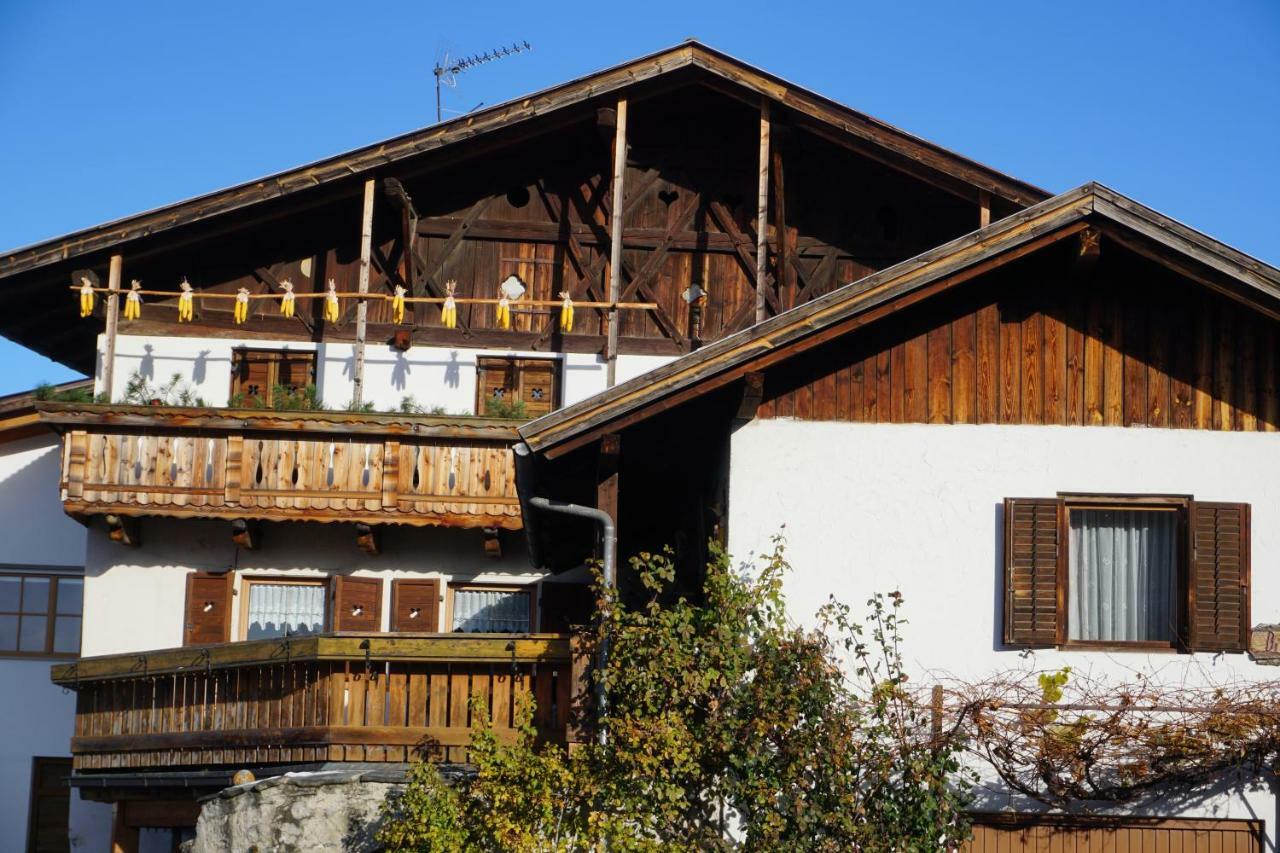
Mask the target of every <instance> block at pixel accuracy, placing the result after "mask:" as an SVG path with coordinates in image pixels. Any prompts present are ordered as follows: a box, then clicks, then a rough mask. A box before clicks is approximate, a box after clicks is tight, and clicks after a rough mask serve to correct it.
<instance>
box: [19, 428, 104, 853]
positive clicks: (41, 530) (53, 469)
mask: <svg viewBox="0 0 1280 853" xmlns="http://www.w3.org/2000/svg"><path fill="white" fill-rule="evenodd" d="M60 447H61V444H60V442H59V441H58V439H57V437H56V436H54V435H53V434H52V433H48V434H42V435H37V436H33V437H31V438H24V439H19V440H17V441H10V442H5V443H0V518H4V520H5V530H6V532H5V535H3V536H0V571H3V570H13V571H21V570H32V571H45V572H49V571H57V572H64V571H65V572H70V573H73V574H78V573H79V572H80V571H81V570H82V568H83V566H84V555H85V529H84V527H82V526H81V525H79V524H77V523H76V522H75V521H72V520H71V519H70V518H68V517H67V515H66V513H64V512H63V511H62V502H61V501H60V500H59V497H58V479H59V476H60V459H59V449H60ZM52 663H56V661H53V660H50V659H47V658H25V659H24V658H16V657H14V658H3V657H0V683H3V684H4V689H3V690H0V732H3V733H4V734H3V735H2V736H0V791H3V792H4V796H3V797H0V827H3V830H2V831H0V853H20V851H24V850H26V843H27V816H28V809H29V807H30V793H31V759H32V758H33V757H34V756H43V757H58V756H68V755H70V754H71V732H72V728H73V725H74V722H75V707H76V700H75V696H74V695H73V694H70V693H65V692H63V690H62V688H61V687H58V686H56V685H55V684H53V682H51V681H50V680H49V666H50V664H52ZM72 797H73V808H74V807H75V805H76V804H75V803H74V799H75V795H74V794H73V795H72ZM86 805H87V806H88V807H89V808H88V811H87V817H86V820H87V821H88V823H87V824H84V825H82V827H81V830H80V832H79V834H80V836H81V837H82V838H83V839H84V840H85V841H86V843H91V846H92V848H93V849H97V848H99V847H102V846H103V845H105V844H106V841H107V839H106V837H105V836H100V835H98V834H97V833H98V832H100V830H101V820H102V818H103V817H104V816H105V817H106V818H107V819H108V821H109V817H110V810H109V809H108V808H106V807H104V806H101V805H99V804H96V803H91V804H86ZM95 820H96V821H97V823H94V821H95Z"/></svg>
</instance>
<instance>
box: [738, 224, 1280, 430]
mask: <svg viewBox="0 0 1280 853" xmlns="http://www.w3.org/2000/svg"><path fill="white" fill-rule="evenodd" d="M1079 253H1080V242H1079V240H1078V239H1077V238H1075V237H1072V238H1068V239H1063V240H1060V241H1059V242H1057V243H1055V244H1053V245H1051V246H1049V247H1047V248H1043V249H1041V250H1039V251H1038V252H1035V253H1033V254H1031V255H1028V256H1027V257H1024V258H1021V259H1019V260H1016V261H1013V262H1011V263H1009V264H1007V265H1005V266H1003V267H1000V268H998V269H995V270H992V271H990V272H987V273H984V274H982V275H980V276H978V277H976V278H975V279H973V280H971V281H969V282H967V283H965V284H963V285H960V286H958V287H957V288H955V289H954V290H952V291H949V292H947V293H944V294H941V295H938V296H934V297H932V298H930V299H927V300H925V301H923V302H921V303H919V304H917V305H912V306H909V307H905V308H902V309H901V310H897V311H893V312H892V313H889V314H887V316H885V317H883V318H882V319H879V320H877V321H875V322H873V323H871V324H870V325H868V326H865V327H862V328H860V329H857V330H855V331H853V332H849V333H846V334H845V335H844V336H842V337H840V338H837V339H835V340H833V341H831V342H829V343H826V344H824V345H822V346H820V347H817V348H815V349H812V350H810V351H808V352H805V353H803V354H801V355H798V356H797V357H795V358H792V359H790V360H787V361H785V362H782V363H780V364H777V365H775V366H774V367H772V368H770V369H769V370H768V371H767V373H766V380H765V389H764V396H763V399H762V402H761V404H760V407H759V411H758V414H759V416H760V417H765V418H778V417H781V418H798V419H802V420H837V421H841V420H843V421H855V422H864V423H939V424H945V423H962V424H983V423H995V424H1061V425H1077V426H1151V427H1174V428H1190V429H1206V430H1242V431H1254V430H1258V431H1262V430H1265V431H1273V430H1275V429H1277V427H1280V393H1278V391H1277V384H1278V380H1280V377H1278V376H1277V370H1278V369H1280V326H1278V324H1277V322H1276V320H1274V319H1272V318H1271V317H1268V316H1266V315H1264V314H1262V313H1260V312H1258V311H1256V310H1255V309H1253V308H1251V307H1248V306H1246V305H1243V304H1241V303H1240V302H1238V301H1236V300H1234V299H1231V298H1228V297H1227V296H1224V295H1221V294H1219V293H1217V292H1214V291H1211V290H1209V289H1208V288H1206V287H1205V286H1203V285H1202V284H1200V283H1198V282H1194V281H1191V280H1189V279H1188V278H1186V277H1184V276H1183V275H1181V274H1180V273H1178V272H1175V271H1172V270H1170V269H1168V268H1166V267H1164V266H1162V265H1160V264H1158V263H1156V262H1154V261H1152V260H1148V259H1146V258H1143V257H1140V256H1138V255H1136V254H1134V253H1131V252H1129V251H1128V250H1126V249H1125V248H1124V247H1121V246H1118V245H1117V244H1115V243H1113V242H1110V241H1107V240H1105V239H1104V249H1103V250H1102V252H1101V256H1100V257H1099V258H1098V259H1097V260H1095V261H1092V262H1090V261H1082V260H1081V259H1080V256H1079Z"/></svg>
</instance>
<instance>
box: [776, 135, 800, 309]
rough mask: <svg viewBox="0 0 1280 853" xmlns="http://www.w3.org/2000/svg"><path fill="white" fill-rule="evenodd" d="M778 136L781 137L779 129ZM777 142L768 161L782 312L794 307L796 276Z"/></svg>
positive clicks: (780, 148)
mask: <svg viewBox="0 0 1280 853" xmlns="http://www.w3.org/2000/svg"><path fill="white" fill-rule="evenodd" d="M778 135H779V136H781V128H779V132H778ZM778 142H779V140H776V139H775V140H773V141H772V142H771V143H770V155H769V160H770V162H771V163H772V164H773V176H772V177H773V232H774V242H775V244H776V245H777V255H776V257H775V260H774V264H775V265H776V267H777V271H778V272H777V276H776V277H777V280H778V286H779V288H780V289H781V291H782V294H781V295H782V310H784V311H785V310H787V309H789V308H794V307H796V274H795V270H793V269H791V267H790V263H789V262H791V261H792V260H793V259H792V255H791V251H790V246H788V245H787V241H788V234H787V200H786V199H787V194H786V187H785V186H784V181H783V174H782V146H781V145H779V144H778Z"/></svg>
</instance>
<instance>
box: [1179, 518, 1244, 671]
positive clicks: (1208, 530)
mask: <svg viewBox="0 0 1280 853" xmlns="http://www.w3.org/2000/svg"><path fill="white" fill-rule="evenodd" d="M1190 563H1191V571H1190V573H1189V575H1188V578H1187V580H1188V589H1187V617H1188V623H1189V624H1188V631H1187V636H1188V640H1189V643H1188V645H1189V647H1190V649H1191V650H1192V651H1213V652H1242V651H1244V650H1245V648H1246V647H1247V645H1248V633H1249V621H1250V616H1249V505H1248V504H1239V503H1208V502H1202V501H1195V502H1193V503H1192V504H1191V560H1190Z"/></svg>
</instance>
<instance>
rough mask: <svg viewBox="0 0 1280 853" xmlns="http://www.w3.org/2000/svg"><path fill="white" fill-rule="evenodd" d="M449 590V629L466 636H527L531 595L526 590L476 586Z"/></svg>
mask: <svg viewBox="0 0 1280 853" xmlns="http://www.w3.org/2000/svg"><path fill="white" fill-rule="evenodd" d="M450 591H451V592H452V617H451V625H450V630H453V631H460V632H462V633H467V634H472V633H482V634H527V633H529V631H530V626H532V625H533V595H532V594H531V590H529V589H521V588H519V587H496V586H479V585H477V586H457V587H450Z"/></svg>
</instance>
